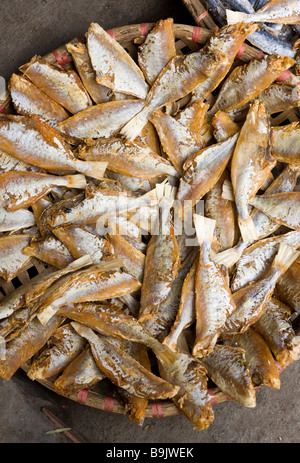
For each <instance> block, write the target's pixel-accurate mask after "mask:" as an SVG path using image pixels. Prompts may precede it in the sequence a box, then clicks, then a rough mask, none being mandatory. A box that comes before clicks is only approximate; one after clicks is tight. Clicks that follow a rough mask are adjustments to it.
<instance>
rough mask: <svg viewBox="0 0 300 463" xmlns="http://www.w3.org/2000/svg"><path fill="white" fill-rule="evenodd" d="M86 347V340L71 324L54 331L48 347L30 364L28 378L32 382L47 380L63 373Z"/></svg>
mask: <svg viewBox="0 0 300 463" xmlns="http://www.w3.org/2000/svg"><path fill="white" fill-rule="evenodd" d="M85 345H86V340H85V339H84V338H82V337H81V336H80V335H79V334H77V332H76V331H75V330H74V328H73V327H72V325H71V324H70V323H67V324H64V325H62V326H60V327H58V328H57V330H55V331H54V333H53V334H52V336H51V337H50V338H49V339H48V341H47V347H46V349H44V350H43V351H42V352H41V354H39V355H38V356H37V357H36V358H34V359H33V361H32V362H31V364H30V367H29V370H28V371H27V376H28V377H29V378H30V379H31V380H37V379H47V378H51V376H55V375H57V374H59V373H61V372H62V371H63V370H64V368H66V367H67V366H68V365H69V364H70V363H71V362H72V360H74V359H75V358H76V357H77V356H78V355H79V354H80V352H81V351H82V350H83V348H84V347H85Z"/></svg>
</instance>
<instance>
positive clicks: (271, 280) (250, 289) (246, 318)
mask: <svg viewBox="0 0 300 463" xmlns="http://www.w3.org/2000/svg"><path fill="white" fill-rule="evenodd" d="M298 255H299V253H298V252H297V251H294V249H293V248H291V247H290V246H288V245H287V244H285V243H281V244H280V246H279V250H278V252H277V254H276V256H275V258H274V259H273V262H272V264H271V265H270V266H269V268H268V269H267V271H266V272H265V273H264V274H263V276H262V277H261V278H260V279H259V280H257V281H256V282H254V283H252V282H251V283H250V284H248V285H246V286H244V287H243V288H241V289H239V290H238V291H236V292H235V293H233V298H234V301H235V304H236V307H237V308H236V310H235V311H234V312H233V313H232V314H231V315H230V316H229V317H228V318H227V320H226V323H225V326H224V329H223V331H222V333H221V337H222V338H223V339H226V338H230V337H232V336H233V335H234V334H237V333H244V332H245V331H246V330H247V329H248V328H249V327H250V326H251V325H253V324H254V323H255V322H256V321H257V320H258V319H259V317H260V315H261V314H262V312H263V310H264V305H265V303H266V302H267V301H268V300H269V299H270V297H271V296H272V293H273V291H274V289H275V286H276V283H277V281H278V280H279V278H280V277H281V276H282V275H283V274H284V273H285V272H286V271H287V269H288V268H289V267H290V265H291V264H292V263H293V262H294V260H295V259H296V258H297V256H298Z"/></svg>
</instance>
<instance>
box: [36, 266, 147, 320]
mask: <svg viewBox="0 0 300 463" xmlns="http://www.w3.org/2000/svg"><path fill="white" fill-rule="evenodd" d="M115 261H116V260H115ZM111 262H112V261H111ZM108 266H109V262H107V263H101V264H97V265H92V266H90V267H89V268H87V269H85V270H83V271H77V272H75V273H73V274H72V275H66V276H65V277H63V278H62V279H60V280H59V281H57V282H56V283H54V284H53V285H52V286H51V287H50V288H49V289H48V290H47V292H45V293H44V296H43V301H42V303H41V305H40V308H39V311H38V313H37V317H38V319H39V320H40V321H41V323H43V324H45V323H47V322H48V320H49V319H50V318H52V316H53V315H54V314H55V313H56V312H57V311H58V309H59V308H60V307H61V306H63V305H67V304H74V303H77V302H86V301H101V300H105V299H111V298H114V297H121V296H123V295H126V294H131V293H133V292H134V291H137V290H138V289H140V287H141V283H140V282H139V281H138V280H137V279H136V278H134V277H133V276H132V275H129V274H128V273H125V272H120V271H118V270H112V271H105V269H106V268H108ZM114 266H116V264H115V263H114V264H112V265H111V268H113V267H114Z"/></svg>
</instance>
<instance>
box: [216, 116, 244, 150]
mask: <svg viewBox="0 0 300 463" xmlns="http://www.w3.org/2000/svg"><path fill="white" fill-rule="evenodd" d="M211 123H212V126H213V129H214V132H213V133H214V137H215V139H216V140H217V142H218V143H220V142H221V141H224V140H227V138H230V137H233V135H235V134H236V133H238V132H239V131H240V127H239V126H238V124H236V123H235V122H234V121H233V120H232V119H231V118H230V116H229V115H228V114H227V113H225V112H223V111H217V112H216V114H215V115H214V117H213V118H212V121H211Z"/></svg>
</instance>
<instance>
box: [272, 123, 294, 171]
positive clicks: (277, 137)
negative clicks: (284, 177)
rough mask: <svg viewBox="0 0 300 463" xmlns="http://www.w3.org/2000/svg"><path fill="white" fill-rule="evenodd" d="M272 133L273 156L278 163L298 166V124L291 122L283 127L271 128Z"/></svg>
mask: <svg viewBox="0 0 300 463" xmlns="http://www.w3.org/2000/svg"><path fill="white" fill-rule="evenodd" d="M272 131H273V137H274V140H273V144H272V154H273V156H274V157H275V158H276V159H278V161H281V162H287V163H291V164H295V165H297V166H299V165H300V152H299V149H298V146H299V136H300V124H299V122H292V123H291V124H288V125H285V126H283V127H273V128H272Z"/></svg>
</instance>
